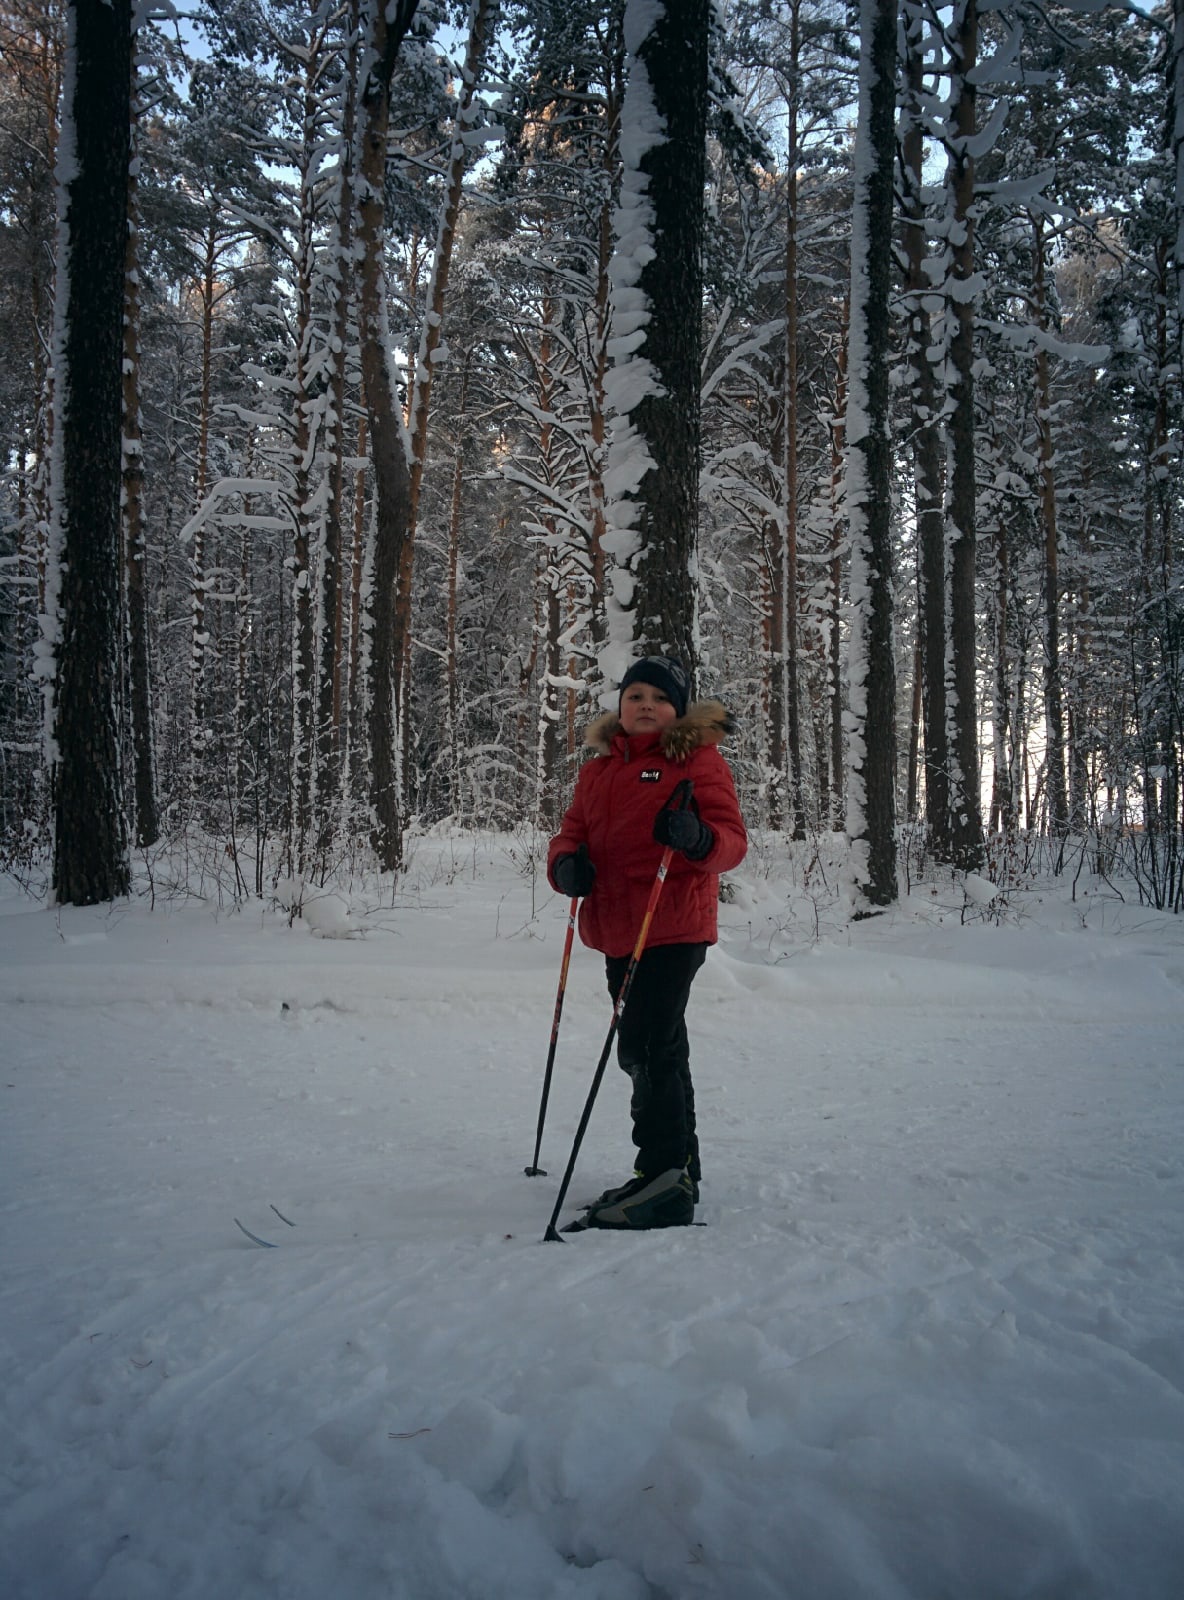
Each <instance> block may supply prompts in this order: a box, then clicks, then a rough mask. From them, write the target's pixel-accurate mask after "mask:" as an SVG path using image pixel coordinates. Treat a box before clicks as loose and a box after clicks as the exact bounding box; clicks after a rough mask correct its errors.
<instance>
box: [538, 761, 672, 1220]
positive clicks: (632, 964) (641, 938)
mask: <svg viewBox="0 0 1184 1600" xmlns="http://www.w3.org/2000/svg"><path fill="white" fill-rule="evenodd" d="M693 787H694V786H693V784H692V783H691V780H690V779H689V778H684V779H683V781H682V783H680V784H679V786H678V788H677V789H676V790H675V791H674V795H673V796H672V797H671V798H672V800H673V799H674V798H675V797H680V798H679V809H680V810H685V809H686V808H687V806H688V805H690V802H691V793H692V790H693ZM673 856H674V848H673V846H672V845H667V846H666V848H665V849H664V850H663V852H662V859H661V861H659V863H658V872H657V876H656V877H655V878H654V886H653V888H652V889H651V890H650V898H649V904H648V905H647V906H646V908H645V916H644V917H642V919H641V928H640V929H639V931H638V934H637V943H636V944H635V945H634V946H633V954H632V955H631V956H630V957H629V965H628V966H627V967H626V968H625V976H624V978H623V980H622V982H621V987H620V989H619V990H618V991H617V1002H616V1004H615V1005H614V1006H613V1020H612V1022H611V1023H610V1024H609V1030H608V1038H607V1039H606V1040H605V1041H604V1049H603V1050H602V1051H601V1052H600V1060H599V1061H598V1062H597V1063H596V1071H595V1073H594V1074H593V1077H592V1087H591V1088H590V1089H589V1091H588V1098H587V1100H586V1101H585V1102H584V1110H583V1113H582V1115H581V1117H580V1124H579V1127H578V1128H577V1129H576V1137H575V1142H574V1143H573V1145H572V1147H571V1155H570V1156H569V1157H568V1161H567V1171H566V1172H565V1173H564V1174H563V1182H562V1183H561V1184H560V1185H559V1197H558V1199H557V1200H556V1201H555V1209H554V1211H552V1213H551V1220H550V1222H549V1223H548V1224H547V1231H546V1233H545V1234H544V1235H543V1239H544V1241H546V1240H548V1239H550V1240H555V1241H557V1242H558V1243H559V1244H562V1243H563V1235H562V1234H561V1233H560V1232H559V1230H558V1228H556V1226H555V1224H556V1222H558V1220H559V1213H560V1212H561V1211H562V1210H563V1202H564V1200H565V1199H566V1198H567V1189H568V1185H569V1184H570V1183H571V1175H572V1173H573V1172H574V1171H575V1167H576V1157H577V1156H578V1155H579V1153H580V1146H581V1144H583V1142H584V1133H585V1131H586V1129H587V1127H588V1122H589V1119H590V1118H591V1116H592V1107H593V1106H594V1105H595V1103H596V1095H597V1093H598V1091H599V1089H600V1080H601V1079H602V1078H603V1077H604V1069H605V1067H606V1066H607V1064H608V1058H609V1052H610V1051H611V1050H612V1047H613V1040H614V1039H615V1038H616V1034H617V1028H618V1026H619V1024H620V1021H621V1013H622V1012H623V1011H624V1009H625V1002H626V1001H627V1000H628V998H629V990H630V989H631V988H632V987H633V975H634V973H635V972H636V971H637V964H638V962H639V961H640V960H641V957H642V952H643V951H644V950H645V944H646V940H647V939H648V938H649V934H650V923H651V922H653V920H654V912H655V911H656V910H657V909H658V899H659V896H660V895H661V893H662V885H663V884H664V883H665V882H666V873H667V872H668V871H669V868H670V862H671V859H672V858H673Z"/></svg>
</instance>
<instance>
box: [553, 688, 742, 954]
mask: <svg viewBox="0 0 1184 1600" xmlns="http://www.w3.org/2000/svg"><path fill="white" fill-rule="evenodd" d="M728 726H729V723H728V715H727V712H726V711H725V710H724V708H723V706H721V705H720V704H719V702H718V701H715V700H704V701H700V702H699V703H698V704H696V705H693V706H692V707H691V708H690V710H689V711H688V712H687V714H686V716H685V717H681V718H680V719H679V720H678V721H677V722H673V723H671V724H670V726H669V727H667V728H663V729H662V730H661V732H660V733H647V734H638V735H636V736H635V737H633V738H630V737H628V736H627V735H626V734H624V733H623V732H622V731H621V725H620V722H619V720H618V719H617V717H616V716H615V715H614V714H612V713H609V714H608V715H606V716H603V717H600V718H598V719H597V721H596V722H594V723H593V724H592V726H591V727H590V728H589V730H588V735H587V738H586V741H585V742H586V743H587V744H589V745H591V746H592V747H593V749H595V750H597V751H599V756H598V758H597V759H596V760H595V761H588V762H585V764H584V766H583V767H582V768H581V769H580V776H579V779H578V781H577V783H576V792H575V794H574V796H573V797H572V802H571V805H570V806H569V807H568V810H567V815H566V816H565V817H564V819H563V825H562V827H561V828H560V830H559V832H558V833H557V834H556V836H555V838H554V839H552V840H551V848H550V851H549V852H548V855H547V874H548V877H550V874H551V871H552V869H553V868H554V865H555V862H556V860H557V858H558V857H559V856H564V855H570V854H571V852H572V851H574V850H576V849H577V848H578V847H579V846H580V845H581V844H586V845H587V846H588V855H589V858H590V859H591V861H592V865H593V866H594V867H595V868H596V883H595V886H594V887H593V890H592V893H591V894H590V895H588V896H587V897H586V899H584V901H583V902H582V903H581V906H580V938H581V939H582V940H583V941H584V943H585V944H586V945H590V946H591V947H592V949H593V950H601V951H603V952H604V954H605V955H607V956H626V955H630V954H632V951H633V946H634V944H635V943H636V941H637V935H638V933H639V931H640V929H641V923H642V918H643V917H644V916H645V908H646V906H647V905H648V903H649V897H650V891H651V889H652V888H653V886H654V879H655V877H656V876H657V872H658V863H659V862H660V861H661V859H662V846H661V845H660V844H658V843H657V841H656V840H655V839H654V821H655V819H656V817H657V815H658V812H659V811H661V809H662V808H663V806H665V805H666V804H667V803H668V801H669V800H670V799H671V797H672V795H673V794H674V791H675V789H676V788H677V786H678V785H679V784H680V783H681V782H682V780H683V779H684V778H689V779H690V780H691V782H692V783H693V784H694V795H693V798H692V808H693V810H694V811H696V812H697V813H698V815H699V817H700V818H701V820H702V821H703V822H705V823H706V824H707V826H708V827H709V828H710V829H711V831H712V832H713V833H714V834H715V843H714V845H713V846H712V847H711V850H710V852H709V853H708V854H707V855H706V856H705V857H704V858H703V860H702V861H688V860H687V858H686V856H684V855H683V854H682V852H681V851H679V850H676V851H675V852H674V855H673V857H672V859H671V862H670V868H669V871H668V873H667V875H666V883H665V885H664V887H663V889H662V894H661V896H660V898H659V900H658V909H657V911H656V912H655V913H654V920H653V922H652V924H651V925H650V933H649V938H648V940H647V945H659V944H700V943H706V944H714V943H715V940H716V931H717V930H716V908H717V906H718V903H719V874H720V873H721V872H726V871H728V870H729V869H730V868H731V867H736V866H739V864H740V862H741V861H743V860H744V854H745V851H746V850H747V849H748V835H747V834H746V833H745V831H744V821H743V819H742V817H741V816H740V807H739V805H738V804H737V801H736V787H735V784H734V783H733V782H732V774H731V771H730V770H729V768H728V764H727V762H726V761H725V760H724V758H723V757H722V756H721V755H720V753H719V751H718V750H717V749H716V748H715V746H716V745H717V744H718V743H719V741H720V740H721V739H722V738H723V737H724V734H725V733H726V732H727V729H728ZM551 886H552V888H554V887H555V883H554V880H553V879H552V880H551Z"/></svg>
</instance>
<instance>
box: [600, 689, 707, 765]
mask: <svg viewBox="0 0 1184 1600" xmlns="http://www.w3.org/2000/svg"><path fill="white" fill-rule="evenodd" d="M734 727H735V723H734V722H733V721H732V715H731V712H729V711H728V709H727V707H726V706H724V705H723V704H722V703H721V702H720V701H719V700H696V701H695V703H694V705H692V706H689V707H688V708H687V714H686V716H685V717H679V718H678V720H677V721H676V722H672V723H671V724H670V725H669V727H666V728H663V729H662V732H661V733H660V734H659V735H658V743H659V744H660V745H661V747H662V753H663V754H664V755H667V756H669V757H670V759H671V760H672V761H685V760H686V759H687V757H688V756H689V755H690V753H691V751H692V750H698V749H700V748H701V747H702V746H704V745H716V744H719V743H720V742H721V741H722V740H724V739H726V738H727V736H728V734H729V733H731V731H732V729H733V728H734ZM620 732H621V719H620V717H619V716H618V715H617V713H616V712H615V711H606V712H605V713H604V715H603V716H602V717H597V719H596V721H595V722H593V723H591V724H590V725H589V727H588V731H587V732H586V733H585V735H584V743H585V744H586V745H588V746H589V748H590V749H592V750H595V751H596V753H597V755H600V756H607V755H608V754H609V753H610V751H611V750H612V744H613V740H614V739H615V738H616V736H617V734H618V733H620Z"/></svg>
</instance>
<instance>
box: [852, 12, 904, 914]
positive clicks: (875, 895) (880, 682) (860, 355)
mask: <svg viewBox="0 0 1184 1600" xmlns="http://www.w3.org/2000/svg"><path fill="white" fill-rule="evenodd" d="M895 109H896V7H895V5H894V4H893V3H892V0H861V6H860V64H859V122H858V126H857V128H856V134H855V158H854V159H855V173H854V178H855V201H854V208H853V212H852V218H851V326H850V330H849V333H848V348H849V357H848V374H847V381H848V400H847V525H848V530H849V539H850V545H851V573H850V586H851V587H850V636H849V642H848V648H847V686H848V695H849V705H848V712H847V719H846V727H847V834H848V837H849V839H850V841H851V855H852V868H853V872H854V877H855V883H856V885H857V887H858V888H859V890H860V891H861V892H862V894H863V896H864V897H865V899H867V900H868V901H869V902H870V903H871V904H872V905H876V906H883V905H889V904H891V903H892V902H893V901H894V900H895V899H896V897H897V887H896V664H895V655H894V645H893V593H892V546H891V528H890V517H891V440H890V437H889V384H888V373H889V354H890V352H889V311H888V302H889V290H890V286H891V272H892V199H893V191H892V177H893V162H894V157H895V130H894V115H895Z"/></svg>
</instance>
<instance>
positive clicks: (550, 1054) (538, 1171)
mask: <svg viewBox="0 0 1184 1600" xmlns="http://www.w3.org/2000/svg"><path fill="white" fill-rule="evenodd" d="M579 904H580V899H579V896H578V895H573V896H572V901H571V905H570V906H569V908H568V912H567V938H566V939H565V940H564V944H563V965H562V966H561V967H560V969H559V993H558V994H557V995H556V996H555V1017H554V1020H553V1021H552V1023H551V1047H550V1049H549V1050H548V1051H547V1070H546V1071H545V1072H544V1073H543V1098H542V1099H541V1100H540V1101H539V1126H538V1132H537V1133H536V1134H535V1138H534V1160H533V1161H532V1162H531V1164H530V1166H529V1167H524V1168H523V1169H522V1170H523V1171H524V1172H525V1173H526V1176H527V1177H528V1178H545V1177H546V1176H547V1169H546V1168H545V1167H540V1166H539V1151H540V1149H541V1148H542V1144H543V1123H544V1122H545V1121H546V1117H547V1097H548V1096H549V1095H550V1093H551V1069H552V1068H553V1067H554V1065H555V1046H556V1045H557V1044H558V1043H559V1019H560V1017H562V1015H563V996H564V994H565V993H566V991H567V969H568V967H569V966H570V965H571V942H572V936H573V935H574V933H575V931H576V911H577V909H578V908H579Z"/></svg>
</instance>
